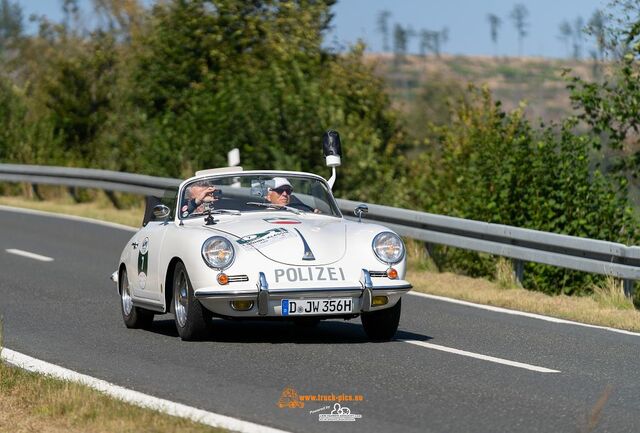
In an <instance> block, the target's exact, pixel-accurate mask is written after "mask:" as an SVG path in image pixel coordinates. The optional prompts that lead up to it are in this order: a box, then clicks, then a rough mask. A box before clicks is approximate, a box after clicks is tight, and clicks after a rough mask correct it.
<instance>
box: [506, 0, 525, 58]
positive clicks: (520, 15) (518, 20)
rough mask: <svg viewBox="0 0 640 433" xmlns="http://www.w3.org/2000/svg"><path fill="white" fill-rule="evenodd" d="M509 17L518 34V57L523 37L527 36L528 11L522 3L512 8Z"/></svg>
mask: <svg viewBox="0 0 640 433" xmlns="http://www.w3.org/2000/svg"><path fill="white" fill-rule="evenodd" d="M509 16H510V17H511V19H512V20H513V25H514V26H515V28H516V31H517V32H518V56H521V55H522V41H523V40H524V37H525V36H527V27H529V23H528V22H527V18H528V17H529V10H528V9H527V7H526V6H525V5H523V4H522V3H518V4H516V5H515V6H514V7H513V9H512V10H511V14H510V15H509Z"/></svg>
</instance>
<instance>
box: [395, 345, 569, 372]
mask: <svg viewBox="0 0 640 433" xmlns="http://www.w3.org/2000/svg"><path fill="white" fill-rule="evenodd" d="M396 341H402V342H404V343H409V344H415V345H416V346H421V347H425V348H427V349H433V350H440V351H441V352H448V353H455V354H456V355H462V356H469V357H471V358H476V359H481V360H483V361H489V362H495V363H496V364H503V365H509V366H511V367H517V368H524V369H525V370H531V371H537V372H538V373H560V371H559V370H551V369H549V368H545V367H538V366H537V365H531V364H525V363H523V362H516V361H509V360H508V359H502V358H496V357H494V356H487V355H482V354H480V353H473V352H467V351H466V350H460V349H453V348H451V347H446V346H440V345H437V344H432V343H427V342H426V341H420V340H396Z"/></svg>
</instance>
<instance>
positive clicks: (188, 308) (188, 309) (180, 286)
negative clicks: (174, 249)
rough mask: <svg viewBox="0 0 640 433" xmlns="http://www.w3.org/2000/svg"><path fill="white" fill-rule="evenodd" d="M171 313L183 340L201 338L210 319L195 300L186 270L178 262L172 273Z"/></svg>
mask: <svg viewBox="0 0 640 433" xmlns="http://www.w3.org/2000/svg"><path fill="white" fill-rule="evenodd" d="M173 312H174V315H175V321H176V328H177V329H178V334H179V335H180V338H182V339H183V340H197V339H200V338H202V337H203V336H204V335H205V333H206V331H207V328H208V327H209V324H210V322H211V318H212V315H211V313H210V312H209V310H207V309H206V308H204V307H203V306H202V304H200V301H198V300H197V299H196V298H195V296H194V294H193V287H192V286H191V281H190V280H189V275H188V274H187V269H186V268H185V267H184V264H183V263H182V262H178V263H177V264H176V267H175V269H174V271H173Z"/></svg>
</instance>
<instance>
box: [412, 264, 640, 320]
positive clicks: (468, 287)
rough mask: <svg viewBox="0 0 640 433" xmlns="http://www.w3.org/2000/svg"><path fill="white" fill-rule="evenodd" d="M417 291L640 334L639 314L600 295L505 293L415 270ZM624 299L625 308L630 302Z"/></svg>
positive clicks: (476, 282)
mask: <svg viewBox="0 0 640 433" xmlns="http://www.w3.org/2000/svg"><path fill="white" fill-rule="evenodd" d="M407 279H408V280H409V281H411V283H412V284H413V287H414V290H416V291H419V292H424V293H431V294H433V295H439V296H446V297H449V298H454V299H460V300H464V301H469V302H475V303H478V304H485V305H493V306H497V307H504V308H509V309H512V310H518V311H526V312H530V313H537V314H544V315H546V316H553V317H558V318H562V319H567V320H574V321H577V322H583V323H589V324H593V325H601V326H609V327H612V328H619V329H626V330H629V331H636V332H640V312H638V311H636V310H633V309H628V307H627V306H625V307H624V309H620V308H618V307H617V305H615V303H613V304H612V303H611V302H609V301H607V302H603V301H602V299H600V298H598V296H597V295H596V296H585V297H575V296H564V295H558V296H549V295H545V294H543V293H540V292H532V291H529V290H525V289H522V288H513V289H511V290H504V289H503V288H501V287H500V286H499V285H498V284H497V283H494V282H491V281H489V280H484V279H476V278H469V277H465V276H461V275H456V274H451V273H446V272H445V273H437V272H428V271H418V272H416V271H413V270H410V272H409V273H408V275H407ZM630 302H631V301H629V300H628V299H626V298H625V305H628V303H630Z"/></svg>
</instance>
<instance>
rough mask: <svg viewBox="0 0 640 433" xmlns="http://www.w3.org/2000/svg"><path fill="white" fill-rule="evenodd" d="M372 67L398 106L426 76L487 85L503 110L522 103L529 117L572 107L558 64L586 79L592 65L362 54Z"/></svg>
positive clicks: (406, 104) (547, 116)
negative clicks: (398, 59)
mask: <svg viewBox="0 0 640 433" xmlns="http://www.w3.org/2000/svg"><path fill="white" fill-rule="evenodd" d="M366 60H367V61H369V62H373V63H374V64H375V68H376V71H377V72H378V73H379V74H380V75H381V76H383V77H384V78H385V79H386V81H387V82H388V84H389V92H390V95H391V96H392V98H393V101H394V103H395V104H396V105H397V106H398V107H399V108H400V109H403V110H407V111H408V110H409V109H410V103H411V102H413V101H415V100H416V98H418V97H419V96H420V95H421V93H424V92H425V90H424V89H425V87H426V85H427V83H428V82H429V81H430V80H431V81H432V82H433V81H434V80H436V81H443V82H449V83H450V82H455V83H459V85H460V86H461V87H464V86H465V85H466V84H467V83H469V82H471V83H474V84H475V85H478V86H482V85H487V86H488V87H489V89H491V91H492V93H493V95H494V97H495V98H496V99H498V100H500V101H502V103H503V106H504V107H505V109H507V110H510V109H513V108H516V107H518V105H519V102H520V101H525V102H526V108H525V113H526V115H527V117H528V118H529V119H530V120H538V119H542V120H544V121H552V120H557V119H559V118H560V117H562V116H564V115H566V114H568V113H570V112H571V104H570V101H569V92H568V91H567V90H566V82H565V81H564V79H563V77H562V71H563V69H566V68H569V69H571V70H572V74H577V75H579V76H581V77H583V78H587V79H591V78H593V76H594V64H593V63H592V62H588V61H575V60H558V59H544V58H515V57H466V56H448V55H443V56H442V57H440V58H436V57H434V56H426V57H420V56H406V57H405V58H404V59H403V61H401V62H397V61H396V60H395V59H394V57H393V55H391V54H367V55H366Z"/></svg>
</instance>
